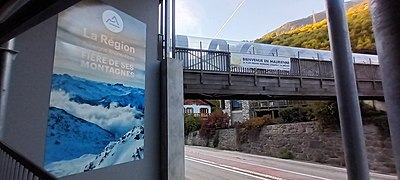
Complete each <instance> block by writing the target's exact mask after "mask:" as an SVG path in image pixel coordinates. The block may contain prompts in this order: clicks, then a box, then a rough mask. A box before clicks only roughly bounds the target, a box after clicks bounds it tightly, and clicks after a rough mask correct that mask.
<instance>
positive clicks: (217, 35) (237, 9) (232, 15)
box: [214, 0, 247, 38]
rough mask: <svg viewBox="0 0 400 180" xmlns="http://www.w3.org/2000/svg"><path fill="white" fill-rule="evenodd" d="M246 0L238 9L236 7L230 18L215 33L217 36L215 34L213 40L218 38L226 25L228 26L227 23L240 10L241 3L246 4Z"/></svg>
mask: <svg viewBox="0 0 400 180" xmlns="http://www.w3.org/2000/svg"><path fill="white" fill-rule="evenodd" d="M246 1H247V0H243V1H242V2H241V3H240V4H239V6H238V7H236V9H235V10H234V11H233V13H232V14H231V16H230V17H229V18H228V19H227V20H226V21H225V23H224V24H223V25H222V27H221V28H220V29H219V31H218V32H217V34H215V36H214V38H216V37H218V35H219V33H221V31H222V30H223V29H224V27H225V26H226V24H228V22H229V21H230V20H231V19H232V17H233V16H234V15H235V14H236V12H237V11H238V10H239V9H240V7H242V5H243V3H244V2H246Z"/></svg>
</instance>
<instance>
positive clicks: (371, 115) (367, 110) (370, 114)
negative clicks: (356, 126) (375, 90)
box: [360, 103, 390, 136]
mask: <svg viewBox="0 0 400 180" xmlns="http://www.w3.org/2000/svg"><path fill="white" fill-rule="evenodd" d="M360 107H361V116H362V117H363V122H364V124H373V125H375V126H376V127H378V129H379V130H380V132H381V133H382V134H383V135H385V136H390V132H389V122H388V120H387V115H386V112H385V111H380V110H376V109H374V108H373V107H371V106H369V105H368V104H365V103H361V104H360Z"/></svg>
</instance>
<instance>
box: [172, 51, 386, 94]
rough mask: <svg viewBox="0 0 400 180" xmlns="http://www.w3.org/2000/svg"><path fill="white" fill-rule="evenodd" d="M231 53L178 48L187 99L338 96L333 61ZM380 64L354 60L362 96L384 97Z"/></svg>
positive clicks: (177, 53) (359, 90) (177, 55)
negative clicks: (244, 60) (240, 62)
mask: <svg viewBox="0 0 400 180" xmlns="http://www.w3.org/2000/svg"><path fill="white" fill-rule="evenodd" d="M231 55H232V54H231V53H230V52H226V51H218V50H201V49H190V48H177V49H176V58H177V59H180V60H182V61H183V69H184V95H185V98H187V99H243V100H279V99H285V100H301V99H307V100H322V99H335V98H336V92H335V82H334V74H333V67H332V62H331V61H326V60H315V59H304V58H290V70H276V69H258V68H247V67H239V66H234V65H232V64H231ZM379 68H380V67H379V64H372V63H354V70H355V75H356V80H357V88H358V93H359V98H360V99H361V100H383V90H382V81H381V76H380V73H379V71H380V70H379Z"/></svg>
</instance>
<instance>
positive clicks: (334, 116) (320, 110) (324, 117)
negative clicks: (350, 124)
mask: <svg viewBox="0 0 400 180" xmlns="http://www.w3.org/2000/svg"><path fill="white" fill-rule="evenodd" d="M313 111H314V115H315V118H316V120H317V122H318V125H319V127H320V128H321V129H326V128H339V127H340V119H339V111H338V107H337V103H336V101H325V102H318V103H315V104H314V106H313Z"/></svg>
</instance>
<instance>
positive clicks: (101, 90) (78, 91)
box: [52, 74, 144, 111]
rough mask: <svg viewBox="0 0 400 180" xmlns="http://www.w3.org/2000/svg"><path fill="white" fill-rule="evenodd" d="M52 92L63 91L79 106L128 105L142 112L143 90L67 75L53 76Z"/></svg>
mask: <svg viewBox="0 0 400 180" xmlns="http://www.w3.org/2000/svg"><path fill="white" fill-rule="evenodd" d="M52 90H63V91H65V92H66V93H68V94H69V95H70V97H71V99H70V100H71V101H75V102H77V103H80V104H90V105H92V106H96V105H102V106H104V107H110V104H111V103H112V102H114V103H117V106H119V107H125V106H128V105H130V107H136V109H138V110H141V111H143V110H144V90H143V89H139V88H131V87H126V86H124V85H122V84H107V83H101V82H95V81H91V80H87V79H83V78H79V77H72V76H70V75H67V74H62V75H61V74H53V77H52Z"/></svg>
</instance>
